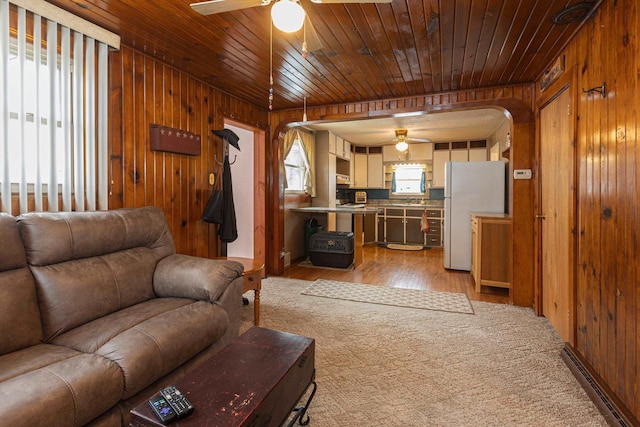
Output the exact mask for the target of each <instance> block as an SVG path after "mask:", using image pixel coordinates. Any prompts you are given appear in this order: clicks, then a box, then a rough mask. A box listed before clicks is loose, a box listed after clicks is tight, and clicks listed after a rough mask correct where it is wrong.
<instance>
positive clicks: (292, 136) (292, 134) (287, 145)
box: [281, 129, 297, 188]
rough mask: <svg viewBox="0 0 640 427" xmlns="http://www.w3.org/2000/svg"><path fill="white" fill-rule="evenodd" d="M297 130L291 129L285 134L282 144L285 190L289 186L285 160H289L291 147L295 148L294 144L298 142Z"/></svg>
mask: <svg viewBox="0 0 640 427" xmlns="http://www.w3.org/2000/svg"><path fill="white" fill-rule="evenodd" d="M296 136H297V135H296V130H295V129H289V130H288V131H287V132H286V133H285V134H284V138H283V139H284V141H283V144H282V165H281V166H282V172H281V174H282V176H283V177H284V188H287V187H288V184H287V174H286V168H285V166H284V159H286V158H287V156H288V155H289V153H290V152H291V147H293V142H294V141H295V140H296Z"/></svg>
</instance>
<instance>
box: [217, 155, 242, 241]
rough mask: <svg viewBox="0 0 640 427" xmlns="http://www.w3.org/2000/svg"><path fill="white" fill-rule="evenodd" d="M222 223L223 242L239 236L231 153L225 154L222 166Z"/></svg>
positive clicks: (219, 233)
mask: <svg viewBox="0 0 640 427" xmlns="http://www.w3.org/2000/svg"><path fill="white" fill-rule="evenodd" d="M222 200H223V208H222V209H223V212H222V224H220V227H219V228H218V236H219V237H220V240H222V241H223V242H227V243H230V242H233V241H235V240H236V239H237V238H238V228H237V225H236V208H235V206H234V204H233V186H232V184H231V165H230V164H229V155H228V154H226V155H225V156H224V164H223V166H222Z"/></svg>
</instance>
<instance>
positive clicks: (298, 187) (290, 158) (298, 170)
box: [284, 137, 309, 192]
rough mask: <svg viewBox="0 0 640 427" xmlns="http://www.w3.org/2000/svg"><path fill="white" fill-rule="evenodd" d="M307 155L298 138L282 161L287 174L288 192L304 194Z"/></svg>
mask: <svg viewBox="0 0 640 427" xmlns="http://www.w3.org/2000/svg"><path fill="white" fill-rule="evenodd" d="M308 164H309V161H308V160H307V155H306V153H305V151H304V148H303V146H302V142H301V141H300V139H299V138H297V137H296V139H295V140H294V141H293V145H292V146H291V151H289V154H288V155H287V157H286V158H285V159H284V167H285V170H286V173H287V188H286V191H288V192H304V191H305V189H306V188H305V186H306V184H305V183H306V177H307V174H308V170H309V168H308Z"/></svg>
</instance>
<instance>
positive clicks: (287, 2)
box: [271, 0, 305, 33]
mask: <svg viewBox="0 0 640 427" xmlns="http://www.w3.org/2000/svg"><path fill="white" fill-rule="evenodd" d="M304 17H305V11H304V9H303V8H302V6H300V3H298V2H297V1H296V0H279V1H278V2H277V3H276V4H274V5H273V6H271V19H272V21H273V25H275V26H276V28H277V29H279V30H280V31H284V32H285V33H293V32H296V31H298V30H299V29H300V28H302V24H304Z"/></svg>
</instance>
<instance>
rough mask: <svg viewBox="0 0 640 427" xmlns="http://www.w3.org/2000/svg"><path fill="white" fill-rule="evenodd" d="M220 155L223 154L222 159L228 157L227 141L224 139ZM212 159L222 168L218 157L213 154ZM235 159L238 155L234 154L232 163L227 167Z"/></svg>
mask: <svg viewBox="0 0 640 427" xmlns="http://www.w3.org/2000/svg"><path fill="white" fill-rule="evenodd" d="M222 153H223V156H222V158H223V159H224V158H225V157H226V156H228V155H229V141H227V139H226V138H223V139H222ZM213 158H214V160H215V161H216V163H217V164H219V165H220V166H223V163H222V162H221V161H220V160H218V155H217V154H216V153H213ZM237 158H238V155H237V154H235V155H234V156H233V161H232V162H230V163H229V166H231V165H232V164H234V163H235V162H236V159H237Z"/></svg>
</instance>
